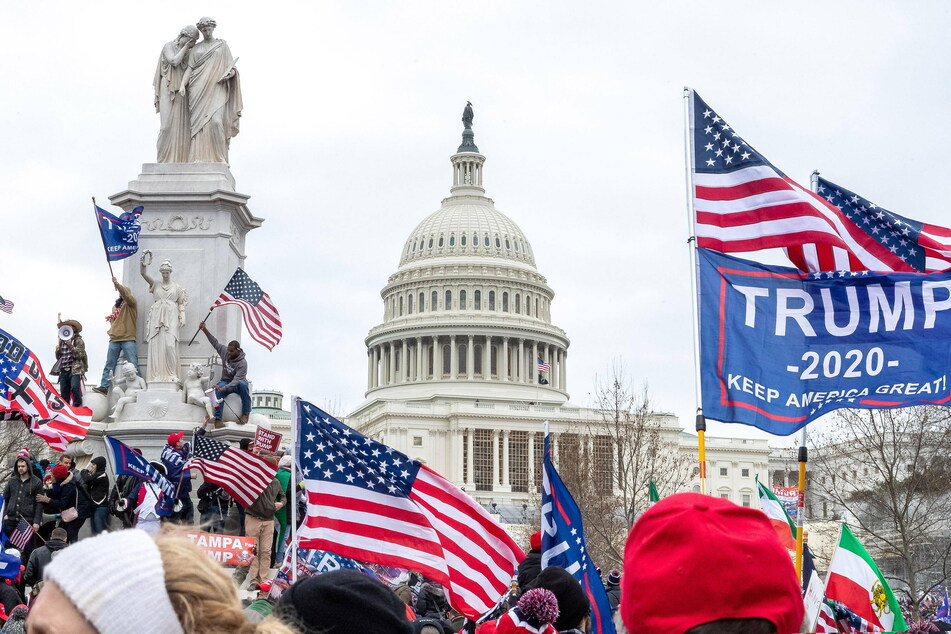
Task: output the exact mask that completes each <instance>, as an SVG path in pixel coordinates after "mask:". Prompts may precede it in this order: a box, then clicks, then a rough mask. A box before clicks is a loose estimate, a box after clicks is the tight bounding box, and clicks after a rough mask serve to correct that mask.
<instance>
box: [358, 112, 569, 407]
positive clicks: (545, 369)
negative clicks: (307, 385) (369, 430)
mask: <svg viewBox="0 0 951 634" xmlns="http://www.w3.org/2000/svg"><path fill="white" fill-rule="evenodd" d="M450 162H451V163H452V186H451V187H450V195H449V197H447V198H445V199H443V201H442V205H441V206H440V208H439V209H438V210H437V211H435V212H433V213H431V214H430V215H428V216H427V217H426V218H424V219H423V221H422V222H420V223H419V224H418V225H417V226H416V228H415V229H413V231H412V232H411V233H410V235H409V237H408V238H407V240H406V242H405V243H404V245H403V249H402V252H401V253H400V260H399V266H398V268H397V270H396V272H395V273H394V274H393V275H391V276H390V278H389V280H388V282H387V284H386V286H385V287H384V288H383V290H382V291H381V296H382V298H383V304H384V311H383V323H382V324H380V325H378V326H376V327H374V328H373V329H371V330H370V333H369V334H368V336H367V338H366V344H367V393H366V395H367V397H368V398H381V399H404V400H405V399H416V398H418V399H426V398H432V397H433V396H435V395H437V394H438V395H451V396H458V397H470V398H472V397H475V398H492V397H493V396H498V397H502V396H505V397H506V398H524V399H525V400H526V401H546V402H556V403H564V402H565V401H566V400H567V398H568V392H567V389H566V376H567V375H566V358H567V349H568V345H569V342H568V338H567V336H566V335H565V332H564V331H563V330H561V329H560V328H558V327H556V326H554V325H552V323H551V301H552V299H553V298H554V291H552V289H551V288H550V287H549V286H548V283H547V280H546V279H545V277H544V276H542V275H541V274H540V273H539V272H538V270H537V268H536V265H535V255H534V252H533V250H532V246H531V244H530V243H529V241H528V238H527V237H526V236H525V234H524V232H522V230H521V229H520V228H519V226H518V225H517V224H515V222H514V221H513V220H512V219H510V218H509V217H508V216H506V215H505V214H503V213H502V212H500V211H498V210H497V209H496V208H495V203H494V201H493V200H492V199H491V198H488V197H486V195H485V189H484V187H483V180H482V179H483V166H484V164H485V156H483V155H482V154H481V153H479V149H478V148H477V147H476V145H475V143H474V137H473V133H472V130H471V127H469V126H468V125H467V126H466V129H465V131H464V132H463V142H462V145H461V146H460V147H459V149H458V151H457V152H456V153H455V154H453V155H452V156H451V157H450Z"/></svg>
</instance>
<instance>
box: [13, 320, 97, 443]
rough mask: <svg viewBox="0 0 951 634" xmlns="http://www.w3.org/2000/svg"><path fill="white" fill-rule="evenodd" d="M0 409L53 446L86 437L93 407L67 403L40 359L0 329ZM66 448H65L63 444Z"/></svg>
mask: <svg viewBox="0 0 951 634" xmlns="http://www.w3.org/2000/svg"><path fill="white" fill-rule="evenodd" d="M0 412H5V413H7V416H6V418H13V417H14V416H13V414H16V418H19V419H20V420H23V421H28V422H29V427H30V431H32V432H33V433H34V434H37V435H38V436H41V437H43V438H44V440H46V442H47V443H48V444H49V445H50V446H51V447H53V448H54V449H58V450H60V451H61V449H59V446H60V445H61V444H62V442H63V441H64V440H65V442H67V443H68V442H69V441H70V440H81V439H83V438H85V437H86V432H87V431H88V429H89V423H90V422H91V421H92V410H90V409H89V408H88V407H72V406H70V405H68V404H66V402H65V401H63V399H62V398H61V397H60V395H59V393H58V392H57V391H56V390H55V389H54V387H53V385H52V383H51V382H50V380H49V379H48V378H47V377H46V374H45V373H44V372H43V366H42V365H41V364H40V360H39V359H37V358H36V355H34V354H33V353H32V352H31V351H30V350H29V349H28V348H27V347H26V346H24V345H23V344H22V343H20V342H19V341H17V339H16V338H15V337H14V336H13V335H11V334H10V333H8V332H5V331H3V330H0ZM64 448H65V447H64Z"/></svg>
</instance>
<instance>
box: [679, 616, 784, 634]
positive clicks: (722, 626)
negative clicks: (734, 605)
mask: <svg viewBox="0 0 951 634" xmlns="http://www.w3.org/2000/svg"><path fill="white" fill-rule="evenodd" d="M775 631H776V626H775V625H773V623H772V621H768V620H766V619H758V618H753V619H717V620H716V621H709V622H707V623H701V624H700V625H695V626H693V627H692V628H690V629H689V630H687V631H686V632H684V634H773V633H774V632H775Z"/></svg>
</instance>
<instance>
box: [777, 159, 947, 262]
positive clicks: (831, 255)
mask: <svg viewBox="0 0 951 634" xmlns="http://www.w3.org/2000/svg"><path fill="white" fill-rule="evenodd" d="M816 193H818V194H819V196H821V197H822V198H824V199H825V200H826V202H828V203H829V204H830V205H833V206H834V207H835V208H836V209H838V210H840V211H841V212H842V213H843V214H845V216H846V218H848V220H849V221H851V222H852V223H854V224H855V225H856V226H857V227H859V228H860V229H861V230H862V231H864V232H865V233H866V234H868V235H869V236H870V237H871V238H872V239H873V240H875V241H876V242H878V243H879V244H881V245H882V247H884V248H885V249H886V250H887V251H888V256H887V258H886V261H885V263H886V264H887V265H888V266H889V269H888V270H892V271H904V270H906V267H909V266H910V267H911V268H912V269H913V270H915V271H918V272H919V273H930V272H933V271H943V270H945V269H946V268H948V267H949V266H951V229H946V228H944V227H939V226H937V225H930V224H926V223H923V222H918V221H917V220H911V219H910V218H905V217H903V216H899V215H898V214H896V213H893V212H891V211H888V210H887V209H884V208H883V207H879V206H878V205H876V204H875V203H873V202H871V201H869V200H868V199H865V198H862V197H861V196H859V195H858V194H856V193H855V192H851V191H849V190H848V189H846V188H844V187H842V186H840V185H836V184H835V183H833V182H831V181H828V180H826V179H824V178H821V177H820V178H819V179H818V182H817V187H816ZM786 253H787V255H789V259H790V260H792V261H793V263H794V264H795V265H796V266H798V267H799V268H800V269H802V270H803V271H833V270H836V271H837V270H850V269H849V268H848V267H841V266H839V265H840V264H846V263H848V262H849V260H848V254H847V253H845V252H844V251H842V249H840V248H839V247H835V246H832V245H830V244H804V245H800V246H796V247H791V248H788V249H786ZM853 270H854V269H853Z"/></svg>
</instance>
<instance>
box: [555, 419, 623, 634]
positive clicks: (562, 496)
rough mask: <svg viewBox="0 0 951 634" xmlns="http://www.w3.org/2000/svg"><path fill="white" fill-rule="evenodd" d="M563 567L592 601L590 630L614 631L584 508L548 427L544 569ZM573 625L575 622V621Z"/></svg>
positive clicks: (598, 633) (599, 633)
mask: <svg viewBox="0 0 951 634" xmlns="http://www.w3.org/2000/svg"><path fill="white" fill-rule="evenodd" d="M548 566H558V567H559V568H564V569H565V570H567V571H568V572H570V573H571V575H572V576H573V577H574V578H575V579H577V580H578V582H579V583H580V584H581V587H582V588H583V589H584V593H585V594H586V595H587V596H588V601H589V602H590V603H591V631H592V632H593V633H595V634H615V632H616V630H615V629H614V621H612V620H611V603H610V602H609V601H608V595H607V593H606V592H605V590H604V584H603V583H601V577H600V576H599V575H598V571H597V568H596V567H595V565H594V562H593V561H591V556H590V555H588V544H587V542H586V541H585V536H584V526H583V525H582V523H581V511H580V510H579V509H578V505H577V504H575V501H574V498H572V497H571V493H569V492H568V488H567V487H566V486H565V483H564V482H562V481H561V477H560V476H559V475H558V472H557V471H556V470H555V465H554V464H552V461H551V439H550V437H549V436H548V428H547V423H546V427H545V459H544V475H543V476H542V569H545V568H547V567H548ZM572 626H574V624H572Z"/></svg>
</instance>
